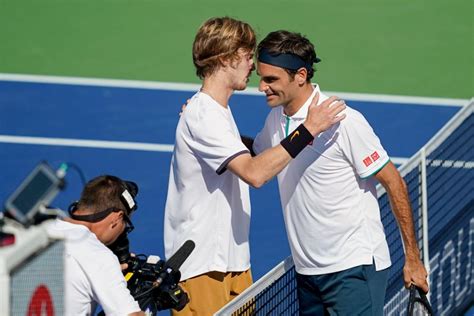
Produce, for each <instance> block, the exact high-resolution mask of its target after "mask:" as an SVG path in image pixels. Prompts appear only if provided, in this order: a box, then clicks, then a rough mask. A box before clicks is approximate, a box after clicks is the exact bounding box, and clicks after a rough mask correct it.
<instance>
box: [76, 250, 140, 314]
mask: <svg viewBox="0 0 474 316" xmlns="http://www.w3.org/2000/svg"><path fill="white" fill-rule="evenodd" d="M97 255H98V254H97V253H96V258H95V259H94V260H91V264H90V265H88V266H87V267H85V268H86V269H87V270H89V271H88V272H89V273H87V274H88V276H89V277H90V282H91V284H92V291H93V295H94V296H95V299H96V300H97V303H99V304H100V305H101V306H102V309H103V310H104V313H105V314H106V315H117V316H118V315H128V314H131V313H135V312H138V311H140V306H139V305H138V303H137V302H136V301H135V299H134V298H133V297H132V295H131V294H130V291H129V290H128V288H127V282H126V281H125V278H124V276H123V274H122V272H121V270H120V264H119V262H118V259H117V258H116V257H115V256H114V255H113V254H112V253H106V252H105V251H104V253H102V254H101V255H100V256H97ZM98 257H100V258H101V259H100V260H97V259H98ZM92 262H93V264H92Z"/></svg>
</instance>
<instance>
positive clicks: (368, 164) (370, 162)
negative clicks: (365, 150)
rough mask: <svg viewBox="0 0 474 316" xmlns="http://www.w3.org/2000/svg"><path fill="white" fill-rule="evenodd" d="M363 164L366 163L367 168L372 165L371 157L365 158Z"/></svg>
mask: <svg viewBox="0 0 474 316" xmlns="http://www.w3.org/2000/svg"><path fill="white" fill-rule="evenodd" d="M362 162H363V163H364V165H365V166H366V167H368V166H370V165H371V164H372V159H371V158H370V157H369V156H367V157H365V158H364V160H362Z"/></svg>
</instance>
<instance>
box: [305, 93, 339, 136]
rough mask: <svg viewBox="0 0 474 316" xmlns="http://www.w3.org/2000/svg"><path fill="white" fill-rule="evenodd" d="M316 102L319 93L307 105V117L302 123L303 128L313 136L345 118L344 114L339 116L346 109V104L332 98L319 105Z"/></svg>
mask: <svg viewBox="0 0 474 316" xmlns="http://www.w3.org/2000/svg"><path fill="white" fill-rule="evenodd" d="M318 101H319V93H316V95H315V96H314V98H313V100H312V101H311V104H310V105H309V108H308V116H307V117H306V120H305V122H304V126H305V127H306V129H307V130H308V131H309V132H310V133H311V134H312V135H313V136H317V135H318V134H319V133H322V132H324V131H325V130H327V129H328V128H330V127H331V126H332V125H334V124H336V123H338V122H340V121H342V120H343V119H344V118H345V117H346V115H345V114H341V112H342V111H344V110H345V108H346V103H345V102H344V101H343V100H341V99H339V98H337V97H335V96H332V97H330V98H328V99H327V100H325V101H324V102H322V103H321V104H320V105H317V104H318Z"/></svg>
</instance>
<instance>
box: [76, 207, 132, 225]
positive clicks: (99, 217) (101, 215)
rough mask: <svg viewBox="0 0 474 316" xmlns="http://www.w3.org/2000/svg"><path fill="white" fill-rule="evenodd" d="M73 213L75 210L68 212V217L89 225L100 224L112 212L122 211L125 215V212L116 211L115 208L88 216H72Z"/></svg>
mask: <svg viewBox="0 0 474 316" xmlns="http://www.w3.org/2000/svg"><path fill="white" fill-rule="evenodd" d="M74 211H75V209H70V210H69V216H70V217H71V218H72V219H75V220H77V221H83V222H90V223H97V222H100V221H101V220H103V219H104V218H106V217H107V216H109V214H110V213H112V212H119V211H123V212H124V213H125V214H127V212H125V211H124V210H121V209H118V208H116V207H110V208H108V209H106V210H105V211H100V212H97V213H94V214H88V215H74Z"/></svg>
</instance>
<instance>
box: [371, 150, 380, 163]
mask: <svg viewBox="0 0 474 316" xmlns="http://www.w3.org/2000/svg"><path fill="white" fill-rule="evenodd" d="M370 157H372V160H373V161H376V160H377V159H379V158H380V156H379V153H378V152H376V151H374V152H373V153H372V155H370Z"/></svg>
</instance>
